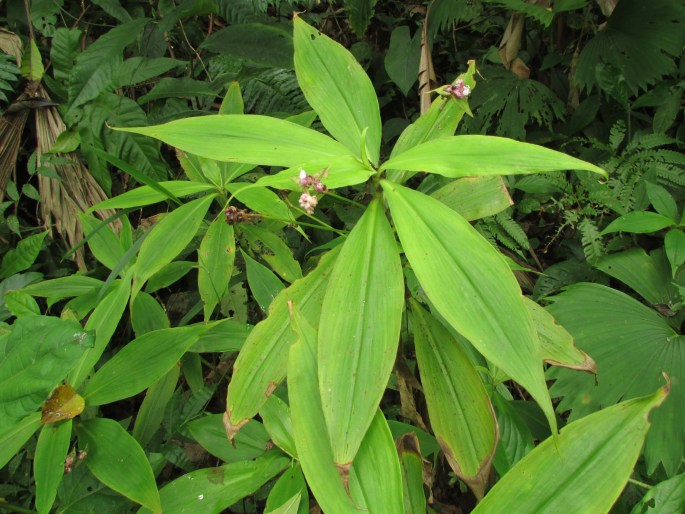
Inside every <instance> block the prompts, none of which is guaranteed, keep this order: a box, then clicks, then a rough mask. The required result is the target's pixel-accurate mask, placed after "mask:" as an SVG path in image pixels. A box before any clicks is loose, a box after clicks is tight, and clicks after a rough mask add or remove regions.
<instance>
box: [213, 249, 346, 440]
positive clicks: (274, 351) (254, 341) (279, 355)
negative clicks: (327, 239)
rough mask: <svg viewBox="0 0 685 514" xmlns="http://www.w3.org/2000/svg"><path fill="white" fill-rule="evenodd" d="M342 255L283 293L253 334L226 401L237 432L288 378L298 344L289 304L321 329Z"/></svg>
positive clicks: (334, 253) (327, 260) (328, 257)
mask: <svg viewBox="0 0 685 514" xmlns="http://www.w3.org/2000/svg"><path fill="white" fill-rule="evenodd" d="M338 251H339V250H338V249H334V250H332V251H330V252H328V253H327V254H326V255H324V256H323V257H322V258H321V261H320V262H319V264H318V266H317V267H316V268H315V269H314V270H313V271H312V272H310V273H309V274H308V275H307V276H305V277H304V278H301V279H299V280H296V281H295V282H293V283H292V284H291V285H290V287H288V288H286V289H285V290H283V291H282V292H281V293H280V294H279V295H278V296H277V297H276V298H275V299H274V301H273V302H272V304H271V308H270V310H269V316H268V317H267V318H266V319H265V320H264V321H262V322H260V323H258V324H257V325H256V326H255V327H254V329H252V332H250V335H249V336H248V338H247V340H246V341H245V345H244V346H243V348H242V350H241V351H240V354H239V355H238V359H237V360H236V362H235V365H234V367H233V376H232V378H231V382H230V383H229V385H228V396H227V399H226V404H227V407H226V412H227V413H228V417H229V423H230V425H231V426H232V427H234V428H233V430H235V431H236V432H237V430H239V428H240V423H246V422H247V420H249V419H250V418H251V417H252V416H254V415H255V414H257V412H258V411H259V409H260V408H261V406H262V405H263V404H264V402H265V401H266V398H267V397H268V396H269V395H270V394H271V392H272V391H273V390H274V389H275V387H276V386H277V385H278V384H279V383H280V382H281V381H282V380H283V379H284V378H285V375H286V368H287V363H288V348H289V347H290V345H291V343H292V342H293V341H294V340H295V335H294V334H293V333H292V331H291V330H290V311H289V309H288V302H292V303H293V304H294V305H296V306H297V307H298V308H299V309H300V310H301V311H302V313H303V316H306V317H307V319H310V320H312V322H314V323H316V324H317V325H318V321H319V316H320V312H321V302H322V300H323V296H324V293H325V291H326V285H327V284H328V279H329V277H330V274H331V271H332V269H333V263H334V262H335V259H336V257H337V255H338Z"/></svg>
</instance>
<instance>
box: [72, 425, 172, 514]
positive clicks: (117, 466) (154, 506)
mask: <svg viewBox="0 0 685 514" xmlns="http://www.w3.org/2000/svg"><path fill="white" fill-rule="evenodd" d="M76 431H77V434H78V442H79V448H87V451H88V457H86V459H85V460H84V462H85V463H86V465H87V466H88V469H90V471H91V473H93V475H95V476H96V477H97V479H98V480H100V482H102V483H103V484H105V485H106V486H107V487H109V488H110V489H114V490H115V491H117V492H118V493H121V494H123V495H124V496H126V497H127V498H130V499H131V500H133V501H134V502H136V503H140V504H141V505H144V506H145V507H148V508H149V509H150V510H151V511H152V512H162V506H161V503H160V498H159V492H158V491H157V485H156V484H155V477H154V475H153V473H152V468H151V467H150V463H149V462H148V460H147V456H146V455H145V452H144V451H143V449H142V448H141V447H140V445H139V444H138V442H137V441H136V440H135V439H133V437H131V436H130V435H129V433H128V432H126V430H124V429H123V428H122V427H121V425H120V424H119V423H117V422H116V421H114V420H112V419H107V418H94V419H89V420H87V421H83V422H81V423H80V424H79V425H78V427H77V429H76ZM165 512H166V511H165Z"/></svg>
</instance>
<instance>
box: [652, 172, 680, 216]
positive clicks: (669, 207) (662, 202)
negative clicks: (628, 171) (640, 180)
mask: <svg viewBox="0 0 685 514" xmlns="http://www.w3.org/2000/svg"><path fill="white" fill-rule="evenodd" d="M644 184H645V189H646V191H647V197H648V198H649V201H650V202H651V204H652V206H654V210H656V212H658V213H659V214H661V215H662V216H666V217H667V218H671V219H672V220H674V221H676V220H677V219H678V206H677V205H676V203H675V200H674V199H673V196H672V195H671V193H669V192H668V191H667V190H666V188H665V187H663V186H659V185H657V184H652V183H651V182H645V183H644Z"/></svg>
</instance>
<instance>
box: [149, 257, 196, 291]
mask: <svg viewBox="0 0 685 514" xmlns="http://www.w3.org/2000/svg"><path fill="white" fill-rule="evenodd" d="M196 266H197V263H195V262H191V261H173V262H170V263H169V264H167V265H166V266H164V267H163V268H162V269H161V270H159V271H158V272H157V273H155V274H154V275H152V277H150V280H148V282H147V285H146V286H145V291H146V292H147V293H150V294H152V293H154V292H156V291H159V290H160V289H163V288H165V287H169V286H170V285H171V284H174V283H176V282H177V281H179V280H180V279H182V278H183V277H184V276H186V275H187V274H188V272H189V271H190V270H191V269H194V268H195V267H196Z"/></svg>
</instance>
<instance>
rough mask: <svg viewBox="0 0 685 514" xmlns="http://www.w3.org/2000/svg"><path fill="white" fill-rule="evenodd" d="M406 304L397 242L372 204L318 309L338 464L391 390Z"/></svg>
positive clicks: (347, 460) (325, 393) (324, 387)
mask: <svg viewBox="0 0 685 514" xmlns="http://www.w3.org/2000/svg"><path fill="white" fill-rule="evenodd" d="M403 304H404V279H403V276H402V264H401V262H400V256H399V253H398V251H397V243H396V242H395V236H394V235H393V232H392V228H391V227H390V223H389V222H388V219H387V218H386V217H385V213H384V212H383V205H382V203H381V201H380V200H374V201H373V202H371V204H370V205H369V207H368V209H367V211H366V213H365V214H364V216H362V218H361V219H360V220H359V222H358V223H357V225H356V226H355V227H354V229H353V230H352V232H351V233H350V235H349V236H348V238H347V240H346V241H345V243H344V244H343V247H342V250H341V251H340V256H339V257H338V260H337V261H336V264H335V268H334V269H333V274H332V275H331V279H330V282H329V285H328V289H327V291H326V295H325V296H324V299H323V306H322V308H321V321H320V324H319V350H318V355H319V358H318V359H319V360H318V370H319V388H320V389H321V403H322V405H323V411H324V415H325V416H326V424H327V425H328V432H329V435H330V438H331V447H332V448H333V455H334V458H335V462H336V463H337V464H338V465H340V466H346V465H349V464H351V462H352V459H354V456H355V455H356V453H357V449H358V448H359V445H360V444H361V441H362V439H363V438H364V434H365V433H366V431H367V429H368V428H369V425H370V424H371V421H372V420H373V417H374V415H375V413H376V409H377V407H378V403H379V402H380V400H381V397H382V396H383V391H385V387H386V386H387V384H388V377H389V376H390V372H391V370H392V366H393V364H394V362H395V354H396V353H397V344H398V341H399V335H400V323H401V321H402V306H403Z"/></svg>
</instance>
